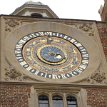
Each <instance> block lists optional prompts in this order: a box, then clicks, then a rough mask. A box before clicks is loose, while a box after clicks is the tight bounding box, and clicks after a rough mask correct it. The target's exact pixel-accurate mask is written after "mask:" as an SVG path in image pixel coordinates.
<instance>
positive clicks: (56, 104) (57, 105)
mask: <svg viewBox="0 0 107 107" xmlns="http://www.w3.org/2000/svg"><path fill="white" fill-rule="evenodd" d="M52 100H53V107H63V99H62V97H61V96H59V95H55V96H53V98H52Z"/></svg>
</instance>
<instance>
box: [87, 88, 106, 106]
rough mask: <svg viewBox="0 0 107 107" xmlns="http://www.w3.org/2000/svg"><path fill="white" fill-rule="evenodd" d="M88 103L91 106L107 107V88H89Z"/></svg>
mask: <svg viewBox="0 0 107 107" xmlns="http://www.w3.org/2000/svg"><path fill="white" fill-rule="evenodd" d="M87 103H88V105H90V106H91V107H107V89H102V88H89V89H87Z"/></svg>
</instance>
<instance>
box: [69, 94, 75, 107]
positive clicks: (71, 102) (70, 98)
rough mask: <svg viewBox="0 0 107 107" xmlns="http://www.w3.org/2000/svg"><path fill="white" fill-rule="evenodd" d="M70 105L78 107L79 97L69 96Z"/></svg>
mask: <svg viewBox="0 0 107 107" xmlns="http://www.w3.org/2000/svg"><path fill="white" fill-rule="evenodd" d="M67 105H68V107H77V99H76V98H75V97H74V96H68V97H67Z"/></svg>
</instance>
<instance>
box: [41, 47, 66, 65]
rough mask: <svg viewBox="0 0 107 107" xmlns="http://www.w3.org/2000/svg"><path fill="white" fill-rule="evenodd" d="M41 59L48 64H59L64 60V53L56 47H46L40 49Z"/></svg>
mask: <svg viewBox="0 0 107 107" xmlns="http://www.w3.org/2000/svg"><path fill="white" fill-rule="evenodd" d="M40 55H41V57H42V58H43V59H44V60H46V61H49V62H53V63H56V62H60V61H62V60H63V58H64V53H63V52H62V51H61V50H60V49H58V48H57V47H52V46H47V47H44V48H43V49H41V52H40Z"/></svg>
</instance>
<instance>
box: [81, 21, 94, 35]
mask: <svg viewBox="0 0 107 107" xmlns="http://www.w3.org/2000/svg"><path fill="white" fill-rule="evenodd" d="M79 29H81V30H83V31H85V32H87V33H89V36H94V30H93V28H92V24H91V23H88V24H86V23H84V24H81V25H80V26H79Z"/></svg>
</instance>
